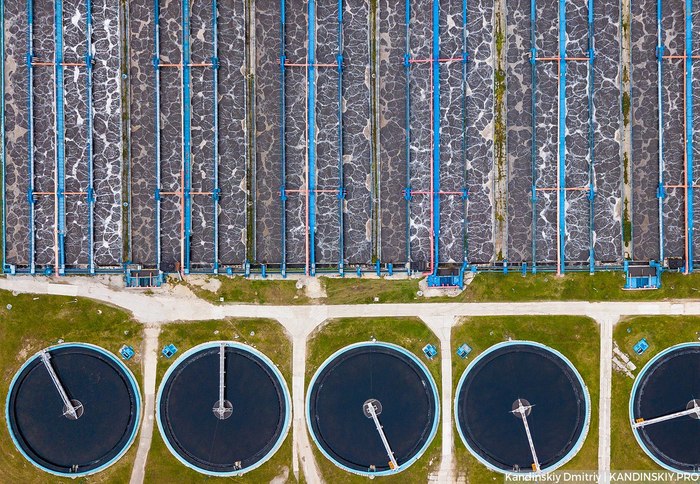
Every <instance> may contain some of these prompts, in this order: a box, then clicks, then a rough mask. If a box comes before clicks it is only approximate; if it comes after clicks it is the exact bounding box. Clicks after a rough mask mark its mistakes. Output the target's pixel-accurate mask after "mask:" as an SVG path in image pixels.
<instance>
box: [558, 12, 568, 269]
mask: <svg viewBox="0 0 700 484" xmlns="http://www.w3.org/2000/svg"><path fill="white" fill-rule="evenodd" d="M566 67H567V65H566V0H559V190H558V194H557V195H558V196H557V199H558V203H559V210H558V212H559V247H558V248H557V250H558V251H559V272H561V273H562V274H563V273H564V271H565V265H566V264H565V258H566V257H565V256H566V252H565V250H564V249H565V247H566V212H565V209H566Z"/></svg>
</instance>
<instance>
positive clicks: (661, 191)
mask: <svg viewBox="0 0 700 484" xmlns="http://www.w3.org/2000/svg"><path fill="white" fill-rule="evenodd" d="M662 1H663V0H657V2H656V65H657V74H658V76H657V98H658V99H657V101H658V104H657V105H658V110H659V120H658V129H659V153H658V157H659V158H658V169H659V178H658V188H657V192H656V196H657V198H658V200H659V209H658V210H659V260H660V261H663V260H664V198H665V197H666V188H665V181H664V114H663V111H664V109H663V107H664V104H663V92H662V86H663V64H662V61H663V56H664V50H665V49H664V46H663V43H662V35H663V34H662V26H661V17H662Z"/></svg>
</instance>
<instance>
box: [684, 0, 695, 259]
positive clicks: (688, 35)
mask: <svg viewBox="0 0 700 484" xmlns="http://www.w3.org/2000/svg"><path fill="white" fill-rule="evenodd" d="M692 52H693V0H685V55H686V57H685V140H686V141H685V142H686V153H687V160H686V164H687V167H688V169H687V170H686V174H685V175H686V178H685V184H686V186H687V188H686V190H687V193H688V197H687V199H686V207H685V210H686V213H687V214H688V226H687V227H686V238H687V241H688V243H687V245H688V253H687V254H686V268H687V272H693V260H694V250H693V239H694V237H693V227H694V213H693V210H694V202H695V200H694V198H695V193H694V190H695V188H694V185H695V183H694V173H693V158H694V156H693V149H694V146H693V128H694V124H693V59H692V58H691V55H692Z"/></svg>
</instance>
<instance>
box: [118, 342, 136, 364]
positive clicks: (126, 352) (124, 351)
mask: <svg viewBox="0 0 700 484" xmlns="http://www.w3.org/2000/svg"><path fill="white" fill-rule="evenodd" d="M119 354H120V355H122V358H124V359H125V360H130V359H131V358H132V357H133V356H134V354H135V352H134V348H132V347H131V346H127V345H123V346H122V347H121V348H119Z"/></svg>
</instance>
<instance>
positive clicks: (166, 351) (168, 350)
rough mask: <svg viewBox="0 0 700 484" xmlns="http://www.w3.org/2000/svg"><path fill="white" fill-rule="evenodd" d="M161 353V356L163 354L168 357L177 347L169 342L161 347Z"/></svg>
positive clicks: (175, 351)
mask: <svg viewBox="0 0 700 484" xmlns="http://www.w3.org/2000/svg"><path fill="white" fill-rule="evenodd" d="M162 353H163V356H165V357H166V358H170V357H172V356H173V355H174V354H175V353H177V347H176V346H175V345H174V344H172V343H171V344H169V345H168V346H166V347H165V348H163V351H162Z"/></svg>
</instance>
